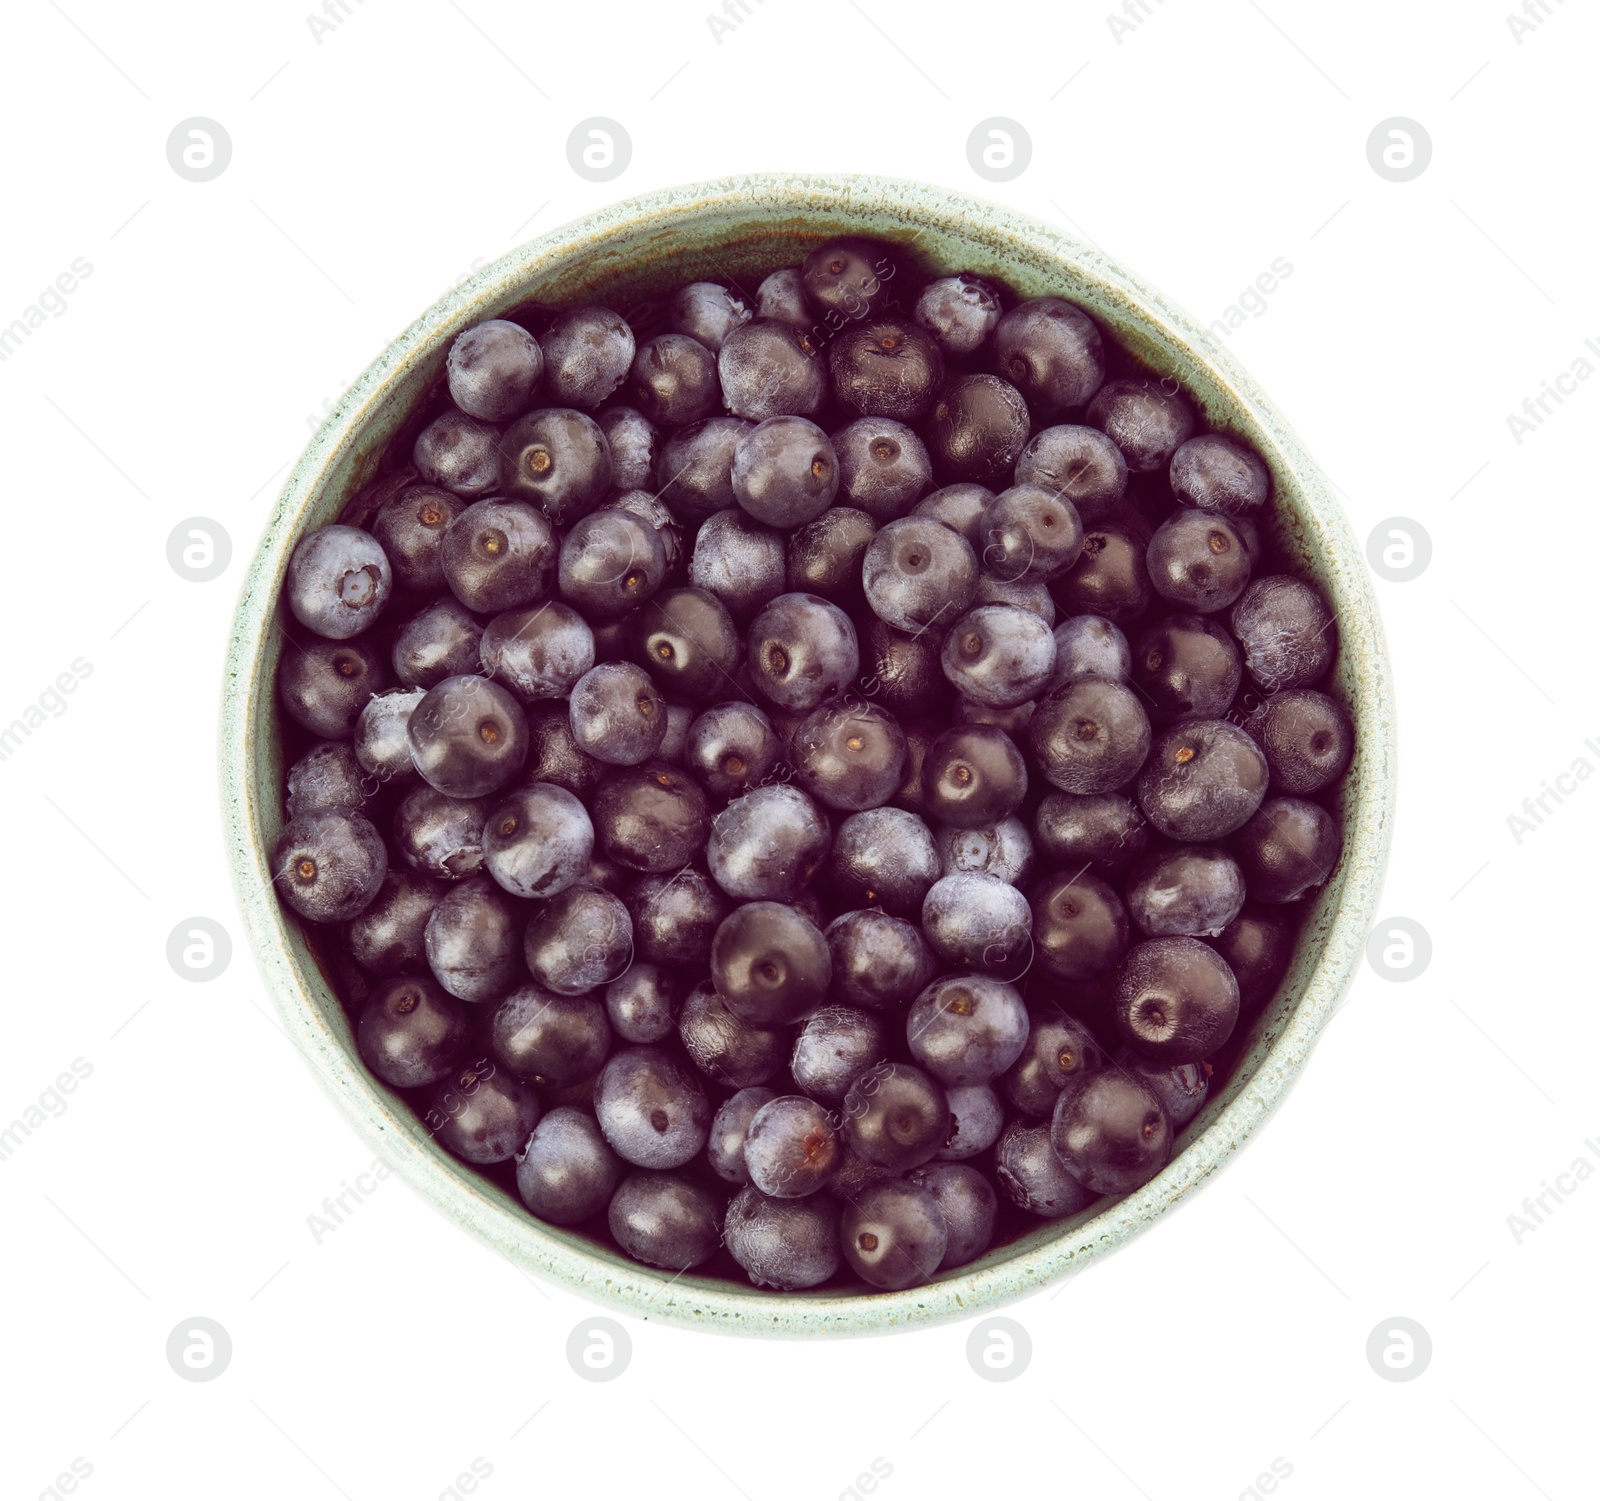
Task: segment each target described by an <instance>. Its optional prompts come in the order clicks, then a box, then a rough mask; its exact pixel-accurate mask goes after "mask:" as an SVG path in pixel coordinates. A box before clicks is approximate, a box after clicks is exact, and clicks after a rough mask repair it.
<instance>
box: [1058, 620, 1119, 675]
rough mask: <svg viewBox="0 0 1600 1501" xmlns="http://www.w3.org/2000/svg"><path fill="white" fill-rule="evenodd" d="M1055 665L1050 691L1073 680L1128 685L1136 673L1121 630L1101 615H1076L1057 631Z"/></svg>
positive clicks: (1064, 621) (1063, 623)
mask: <svg viewBox="0 0 1600 1501" xmlns="http://www.w3.org/2000/svg"><path fill="white" fill-rule="evenodd" d="M1055 639H1056V665H1055V667H1054V668H1053V669H1052V670H1051V673H1050V684H1049V686H1050V687H1051V688H1059V687H1061V685H1062V684H1063V683H1069V682H1071V681H1072V679H1073V678H1109V679H1110V680H1111V681H1112V682H1113V683H1125V682H1127V681H1128V676H1129V674H1130V673H1131V672H1132V671H1133V650H1132V648H1131V647H1130V646H1129V645H1128V638H1127V637H1126V636H1125V635H1123V633H1122V630H1121V628H1120V627H1118V626H1115V625H1113V624H1112V623H1111V622H1110V621H1109V620H1105V619H1103V618H1102V617H1100V616H1099V615H1074V616H1072V617H1071V618H1070V619H1068V620H1063V621H1062V622H1061V624H1060V625H1058V626H1057V627H1056V628H1055Z"/></svg>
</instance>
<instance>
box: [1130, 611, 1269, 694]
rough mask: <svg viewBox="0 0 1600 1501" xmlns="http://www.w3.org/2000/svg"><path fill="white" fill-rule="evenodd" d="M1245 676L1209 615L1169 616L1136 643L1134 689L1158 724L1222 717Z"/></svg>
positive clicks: (1227, 640) (1226, 636)
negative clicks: (1161, 722)
mask: <svg viewBox="0 0 1600 1501" xmlns="http://www.w3.org/2000/svg"><path fill="white" fill-rule="evenodd" d="M1243 676H1244V664H1243V662H1242V661H1241V660H1240V657H1239V648H1238V647H1237V646H1235V645H1234V644H1233V638H1232V637H1231V636H1230V635H1229V634H1228V633H1227V631H1225V630H1224V629H1223V628H1222V626H1220V625H1219V624H1218V623H1217V622H1216V621H1215V620H1213V619H1212V618H1210V617H1209V616H1206V615H1169V616H1168V617H1167V618H1166V619H1165V620H1162V621H1158V622H1157V623H1156V624H1155V625H1153V626H1151V627H1150V629H1149V630H1147V631H1146V632H1145V633H1144V634H1143V635H1142V636H1140V637H1139V638H1138V640H1137V641H1136V642H1135V643H1134V648H1133V683H1134V685H1135V686H1136V687H1137V688H1138V689H1139V690H1140V691H1141V692H1142V693H1143V694H1144V696H1145V700H1146V702H1148V703H1149V705H1150V707H1151V709H1152V710H1153V711H1154V713H1155V715H1156V717H1157V718H1160V719H1216V718H1218V717H1220V716H1221V715H1223V714H1225V713H1227V711H1228V706H1229V705H1230V704H1231V703H1232V702H1233V700H1234V696H1235V695H1236V694H1237V693H1238V691H1239V683H1240V680H1241V679H1242V678H1243Z"/></svg>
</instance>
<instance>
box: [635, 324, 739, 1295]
mask: <svg viewBox="0 0 1600 1501" xmlns="http://www.w3.org/2000/svg"><path fill="white" fill-rule="evenodd" d="M699 347H700V346H698V345H696V348H699ZM606 1223H607V1225H608V1226H609V1227H610V1229H611V1233H612V1235H613V1236H615V1237H616V1241H617V1244H618V1245H620V1246H621V1247H622V1249H623V1250H624V1251H626V1252H627V1253H628V1255H630V1256H631V1257H633V1259H634V1260H635V1261H642V1262H645V1263H646V1264H647V1265H649V1266H659V1267H664V1268H665V1269H666V1270H667V1271H669V1272H686V1271H688V1270H689V1268H690V1267H694V1266H699V1265H700V1263H701V1262H702V1261H705V1260H707V1259H708V1258H709V1257H710V1256H711V1255H712V1254H713V1253H714V1252H715V1251H716V1249H717V1246H718V1245H719V1244H720V1242H721V1235H722V1204H721V1201H720V1200H719V1199H718V1198H717V1196H716V1195H715V1194H713V1193H712V1192H711V1190H710V1189H708V1188H705V1187H703V1186H702V1185H701V1184H699V1183H692V1182H690V1181H689V1180H688V1179H687V1178H679V1177H676V1176H674V1175H673V1174H671V1173H634V1174H632V1175H631V1176H630V1177H627V1178H624V1179H623V1180H622V1185H621V1186H620V1187H619V1188H618V1189H617V1191H616V1193H615V1194H613V1195H612V1197H611V1206H610V1208H609V1209H607V1210H606Z"/></svg>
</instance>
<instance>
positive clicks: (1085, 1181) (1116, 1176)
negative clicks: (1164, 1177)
mask: <svg viewBox="0 0 1600 1501" xmlns="http://www.w3.org/2000/svg"><path fill="white" fill-rule="evenodd" d="M1050 1147H1051V1150H1052V1151H1054V1153H1055V1155H1056V1156H1057V1157H1058V1158H1059V1159H1060V1161H1061V1164H1062V1166H1063V1167H1065V1168H1066V1170H1067V1171H1068V1172H1069V1173H1071V1174H1072V1176H1073V1177H1074V1178H1076V1179H1077V1180H1078V1182H1080V1183H1081V1184H1082V1185H1083V1186H1084V1187H1085V1188H1086V1189H1088V1190H1089V1191H1090V1192H1091V1193H1097V1194H1125V1193H1132V1192H1133V1190H1134V1189H1136V1188H1138V1187H1140V1186H1141V1185H1142V1184H1145V1183H1148V1182H1149V1181H1150V1179H1152V1178H1153V1177H1155V1175H1156V1174H1157V1173H1159V1172H1160V1171H1161V1169H1162V1168H1164V1167H1165V1166H1166V1165H1167V1162H1168V1160H1169V1159H1170V1158H1171V1156H1172V1122H1171V1121H1170V1120H1169V1119H1168V1118H1167V1112H1166V1111H1165V1110H1164V1109H1162V1106H1161V1101H1160V1100H1158V1099H1157V1098H1156V1096H1155V1094H1154V1093H1153V1092H1152V1091H1151V1090H1150V1089H1149V1088H1148V1087H1147V1086H1146V1085H1144V1084H1143V1083H1141V1082H1140V1081H1139V1080H1138V1079H1136V1078H1134V1077H1133V1076H1132V1075H1131V1074H1125V1073H1121V1072H1119V1071H1117V1070H1116V1069H1105V1070H1102V1071H1101V1072H1100V1073H1097V1074H1093V1075H1091V1076H1090V1077H1089V1078H1088V1079H1085V1080H1084V1082H1083V1083H1082V1085H1080V1086H1078V1087H1077V1088H1074V1089H1067V1090H1063V1091H1062V1094H1061V1098H1060V1100H1058V1101H1057V1102H1056V1108H1055V1114H1054V1115H1053V1116H1052V1117H1051V1120H1050Z"/></svg>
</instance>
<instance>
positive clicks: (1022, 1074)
mask: <svg viewBox="0 0 1600 1501" xmlns="http://www.w3.org/2000/svg"><path fill="white" fill-rule="evenodd" d="M1105 1062H1106V1055H1105V1050H1104V1049H1103V1048H1101V1046H1100V1044H1099V1043H1098V1042H1097V1041H1096V1040H1095V1037H1094V1034H1093V1033H1092V1032H1091V1031H1090V1030H1089V1028H1088V1027H1086V1026H1085V1025H1084V1024H1083V1023H1082V1022H1081V1021H1079V1020H1078V1019H1077V1018H1076V1017H1072V1016H1068V1015H1067V1014H1066V1012H1064V1011H1054V1010H1052V1011H1049V1012H1044V1013H1041V1014H1040V1015H1037V1016H1035V1017H1034V1018H1033V1019H1032V1022H1031V1024H1030V1026H1029V1030H1028V1045H1027V1046H1026V1047H1025V1048H1024V1049H1023V1051H1022V1055H1021V1056H1020V1057H1019V1058H1018V1059H1017V1061H1016V1062H1015V1063H1014V1064H1012V1065H1011V1067H1010V1068H1009V1069H1007V1070H1006V1072H1005V1074H1004V1075H1003V1076H1002V1077H1001V1080H1000V1083H1001V1086H1002V1087H1003V1088H1004V1090H1005V1092H1006V1098H1007V1099H1009V1100H1010V1101H1011V1103H1012V1104H1013V1105H1015V1106H1016V1107H1017V1109H1018V1110H1020V1111H1022V1113H1023V1114H1024V1115H1035V1116H1040V1115H1043V1116H1047V1115H1049V1114H1050V1112H1051V1111H1052V1110H1054V1109H1055V1108H1056V1098H1057V1096H1058V1095H1060V1093H1061V1091H1062V1090H1063V1089H1065V1088H1066V1087H1067V1086H1068V1085H1069V1084H1073V1083H1076V1082H1077V1081H1078V1080H1080V1079H1085V1078H1087V1077H1088V1076H1089V1075H1090V1074H1092V1073H1094V1072H1095V1071H1096V1070H1097V1069H1100V1068H1103V1067H1105Z"/></svg>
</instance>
